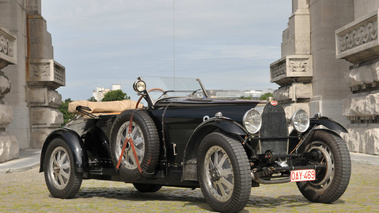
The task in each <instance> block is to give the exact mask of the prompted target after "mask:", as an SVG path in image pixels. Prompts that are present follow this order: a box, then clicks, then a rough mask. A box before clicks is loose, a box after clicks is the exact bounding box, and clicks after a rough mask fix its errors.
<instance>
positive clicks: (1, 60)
mask: <svg viewBox="0 0 379 213" xmlns="http://www.w3.org/2000/svg"><path fill="white" fill-rule="evenodd" d="M16 49H17V48H16V38H15V36H14V35H12V34H11V33H10V32H9V31H8V30H6V29H4V28H1V27H0V163H1V162H4V161H8V160H11V159H14V158H17V157H18V153H19V147H18V142H17V139H16V137H15V136H13V135H10V134H9V133H8V132H7V131H6V128H7V126H8V124H10V123H11V122H12V121H13V112H12V107H11V106H9V105H7V104H6V102H5V101H4V99H3V98H4V95H5V94H7V93H8V92H9V91H10V89H11V83H10V81H9V78H8V77H6V76H5V75H4V72H3V71H1V70H2V69H3V68H4V67H6V66H8V64H15V63H16V61H17V59H16V52H15V50H16Z"/></svg>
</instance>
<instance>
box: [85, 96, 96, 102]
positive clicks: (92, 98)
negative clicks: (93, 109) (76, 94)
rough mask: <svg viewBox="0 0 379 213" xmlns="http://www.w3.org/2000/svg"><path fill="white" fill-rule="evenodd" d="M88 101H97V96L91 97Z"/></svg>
mask: <svg viewBox="0 0 379 213" xmlns="http://www.w3.org/2000/svg"><path fill="white" fill-rule="evenodd" d="M87 101H91V102H97V100H96V98H95V97H93V96H92V97H90V98H88V99H87Z"/></svg>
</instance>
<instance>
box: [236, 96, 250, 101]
mask: <svg viewBox="0 0 379 213" xmlns="http://www.w3.org/2000/svg"><path fill="white" fill-rule="evenodd" d="M239 99H243V100H252V99H253V98H252V97H245V96H241V97H240V98H239Z"/></svg>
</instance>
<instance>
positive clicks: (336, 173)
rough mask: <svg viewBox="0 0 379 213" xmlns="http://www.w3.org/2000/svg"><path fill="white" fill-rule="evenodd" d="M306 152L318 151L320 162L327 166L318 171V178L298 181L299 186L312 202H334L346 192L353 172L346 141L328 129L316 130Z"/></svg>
mask: <svg viewBox="0 0 379 213" xmlns="http://www.w3.org/2000/svg"><path fill="white" fill-rule="evenodd" d="M304 151H305V152H314V153H318V154H317V155H318V163H320V164H324V165H325V166H326V167H325V168H324V169H321V170H317V171H316V180H315V181H312V182H298V183H297V187H298V188H299V190H300V192H301V193H302V194H303V196H304V197H305V198H307V199H308V200H309V201H311V202H319V203H332V202H334V201H336V200H337V199H339V198H340V197H341V196H342V194H343V193H344V192H345V190H346V188H347V186H348V184H349V181H350V174H351V161H350V154H349V150H348V148H347V146H346V143H345V142H344V141H343V140H342V139H341V138H340V137H338V136H336V135H334V134H331V133H329V132H326V131H322V130H318V131H315V132H314V134H313V136H312V139H311V140H310V141H309V142H308V143H307V145H306V147H305V150H304Z"/></svg>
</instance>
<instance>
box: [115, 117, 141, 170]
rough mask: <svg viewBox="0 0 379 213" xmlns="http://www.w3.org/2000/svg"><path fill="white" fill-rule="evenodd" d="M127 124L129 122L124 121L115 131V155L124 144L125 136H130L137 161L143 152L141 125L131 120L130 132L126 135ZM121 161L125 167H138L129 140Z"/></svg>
mask: <svg viewBox="0 0 379 213" xmlns="http://www.w3.org/2000/svg"><path fill="white" fill-rule="evenodd" d="M129 125H130V122H125V123H124V124H122V125H121V127H120V129H119V131H118V133H117V139H116V156H120V155H121V151H122V147H123V146H124V143H125V141H126V139H127V137H131V139H132V140H133V144H134V147H135V151H136V154H137V158H138V162H142V161H143V158H144V154H145V139H144V137H143V133H142V130H141V127H140V126H138V125H137V124H136V123H135V122H132V131H131V134H130V135H128V131H129ZM122 162H123V163H124V166H125V167H126V168H127V169H131V170H133V169H137V168H138V165H137V161H136V159H135V157H134V153H133V149H132V146H131V144H130V142H129V143H127V145H126V149H125V152H124V155H123V161H122Z"/></svg>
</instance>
